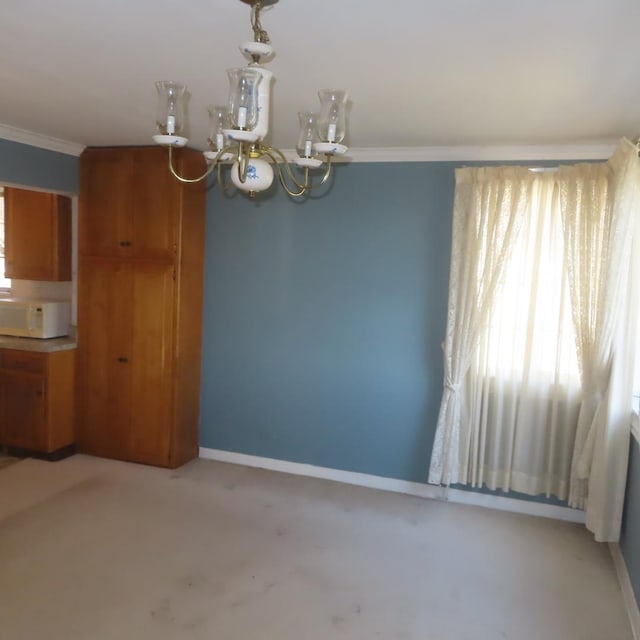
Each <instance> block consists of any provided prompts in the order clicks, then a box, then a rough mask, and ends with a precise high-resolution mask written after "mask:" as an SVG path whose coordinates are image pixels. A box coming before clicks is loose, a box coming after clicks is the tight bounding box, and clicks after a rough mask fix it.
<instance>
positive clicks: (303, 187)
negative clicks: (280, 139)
mask: <svg viewBox="0 0 640 640" xmlns="http://www.w3.org/2000/svg"><path fill="white" fill-rule="evenodd" d="M260 153H262V154H264V155H266V156H269V157H270V158H271V160H272V161H273V164H274V165H275V166H276V168H277V170H278V179H279V180H280V184H281V185H282V186H283V187H285V190H287V189H286V186H285V183H284V182H283V180H284V177H283V173H282V169H281V167H280V165H284V168H285V171H286V172H287V176H288V177H289V180H291V182H293V184H294V185H295V186H296V188H297V189H299V190H300V193H298V194H296V195H299V196H301V195H302V194H303V193H304V192H305V191H307V189H309V187H310V184H309V170H308V169H305V172H304V183H302V184H300V182H298V180H297V179H296V177H295V175H294V174H293V171H291V165H290V164H289V162H287V159H286V158H285V156H284V153H282V151H280V149H276V148H275V147H265V146H262V145H261V146H260ZM274 155H275V156H277V158H275V157H274ZM287 193H288V194H289V195H290V196H291V195H292V194H291V193H290V191H288V190H287Z"/></svg>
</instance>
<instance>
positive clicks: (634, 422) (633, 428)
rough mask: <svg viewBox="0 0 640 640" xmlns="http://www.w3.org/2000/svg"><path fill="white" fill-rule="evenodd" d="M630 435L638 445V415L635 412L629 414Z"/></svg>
mask: <svg viewBox="0 0 640 640" xmlns="http://www.w3.org/2000/svg"><path fill="white" fill-rule="evenodd" d="M631 435H632V436H633V437H634V438H635V439H636V442H637V443H638V444H639V445H640V415H639V414H637V413H635V412H634V414H633V415H632V416H631Z"/></svg>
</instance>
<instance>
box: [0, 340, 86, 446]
mask: <svg viewBox="0 0 640 640" xmlns="http://www.w3.org/2000/svg"><path fill="white" fill-rule="evenodd" d="M74 365H75V351H74V350H71V349H70V350H65V351H56V352H52V353H40V352H31V351H21V350H16V349H2V350H0V445H2V446H4V447H8V448H15V449H19V450H22V451H27V452H33V453H42V454H55V453H56V452H61V451H63V450H64V449H66V448H69V447H71V446H73V444H74V442H75V429H74V382H75V376H74Z"/></svg>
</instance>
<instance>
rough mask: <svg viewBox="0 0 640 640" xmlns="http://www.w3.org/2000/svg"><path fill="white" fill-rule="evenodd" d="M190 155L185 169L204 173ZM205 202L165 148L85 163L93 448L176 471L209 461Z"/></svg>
mask: <svg viewBox="0 0 640 640" xmlns="http://www.w3.org/2000/svg"><path fill="white" fill-rule="evenodd" d="M184 151H185V153H183V154H178V158H179V162H180V163H181V164H182V165H183V168H184V167H186V166H187V165H188V168H186V170H187V171H189V170H190V172H191V173H192V174H195V173H197V172H199V171H200V172H201V171H202V170H203V168H204V162H203V160H202V157H201V154H198V153H195V152H190V151H187V150H184ZM160 161H162V162H160ZM146 162H149V163H150V164H149V165H148V173H145V172H144V171H143V168H144V167H145V166H147V165H146ZM160 166H162V171H160V169H159V167H160ZM125 168H126V169H125ZM102 181H104V182H105V184H103V183H102ZM127 194H128V195H127ZM204 195H205V190H204V188H203V186H202V185H192V186H184V185H182V184H180V183H179V182H177V181H176V180H175V179H174V178H173V177H172V176H171V174H170V173H169V170H168V167H167V158H166V150H164V149H155V148H154V149H147V148H133V149H132V148H119V149H89V150H87V151H86V152H85V153H84V154H83V156H82V158H81V182H80V216H79V227H80V228H79V232H80V238H81V241H82V242H83V245H82V248H81V253H80V268H79V290H78V358H79V365H78V371H79V375H78V405H77V407H78V415H79V420H78V446H79V448H80V450H81V451H84V452H86V453H90V454H92V455H98V456H104V457H110V458H117V459H121V460H129V461H134V462H141V463H146V464H154V465H159V466H165V467H176V466H179V465H181V464H183V463H185V462H187V461H188V460H191V459H192V458H195V457H196V456H197V455H198V418H199V401H200V400H199V397H200V359H201V331H202V281H203V264H204ZM109 220H111V221H112V226H110V224H109V222H108V221H109ZM96 228H97V229H101V231H100V233H96ZM123 229H124V230H126V232H123V231H122V230H123ZM123 233H125V235H122V234H123ZM124 237H128V238H132V240H131V244H130V245H128V246H124V247H123V246H121V245H120V244H119V243H120V240H119V239H120V238H124ZM107 238H110V240H109V239H107ZM82 239H84V240H82Z"/></svg>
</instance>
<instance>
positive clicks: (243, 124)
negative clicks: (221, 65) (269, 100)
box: [227, 67, 262, 131]
mask: <svg viewBox="0 0 640 640" xmlns="http://www.w3.org/2000/svg"><path fill="white" fill-rule="evenodd" d="M227 73H228V75H229V82H230V83H231V87H230V93H229V113H230V115H231V124H232V125H233V127H235V128H236V129H240V130H246V131H251V130H252V129H253V128H254V127H255V126H256V123H257V121H258V85H259V84H260V80H261V79H262V76H261V75H260V73H259V72H258V71H257V70H255V69H251V68H249V67H245V68H242V69H229V71H228V72H227Z"/></svg>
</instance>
